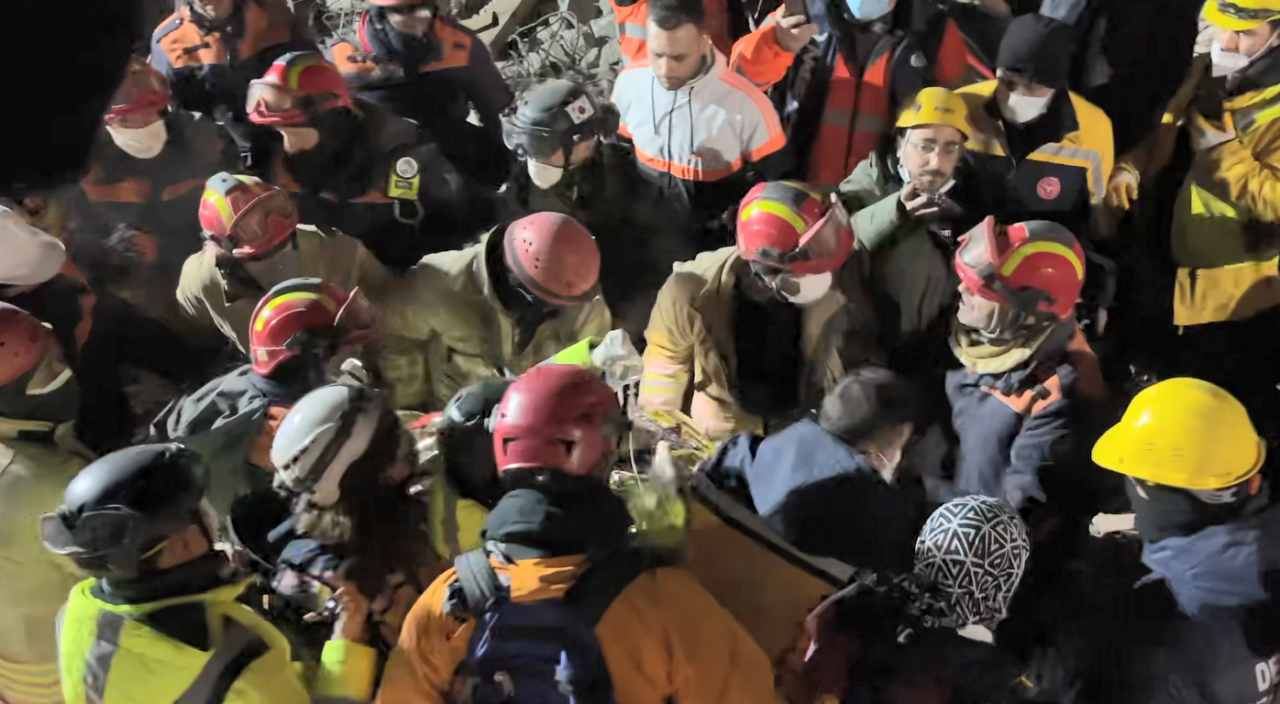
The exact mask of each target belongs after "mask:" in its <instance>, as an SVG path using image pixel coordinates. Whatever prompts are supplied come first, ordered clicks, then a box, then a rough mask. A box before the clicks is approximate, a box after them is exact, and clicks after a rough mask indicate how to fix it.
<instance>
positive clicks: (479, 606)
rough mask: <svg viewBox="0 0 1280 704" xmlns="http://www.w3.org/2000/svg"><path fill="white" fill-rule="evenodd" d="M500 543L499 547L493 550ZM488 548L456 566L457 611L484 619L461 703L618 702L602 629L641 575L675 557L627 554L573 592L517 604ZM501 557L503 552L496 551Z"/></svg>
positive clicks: (453, 597) (461, 671) (591, 570)
mask: <svg viewBox="0 0 1280 704" xmlns="http://www.w3.org/2000/svg"><path fill="white" fill-rule="evenodd" d="M491 545H492V544H491ZM490 554H491V553H490V550H488V549H486V548H481V549H479V550H473V551H471V552H468V553H465V554H463V555H460V556H458V558H457V560H455V561H454V567H455V569H456V570H457V574H458V580H457V582H455V583H454V585H453V587H451V588H450V597H449V599H450V610H451V611H455V610H457V609H458V608H461V610H462V611H463V612H465V613H468V614H470V615H472V616H474V617H475V619H476V630H475V634H474V635H472V637H471V642H470V643H469V644H468V646H467V656H466V658H464V659H463V661H462V662H461V663H460V664H459V665H458V668H457V669H456V670H455V671H454V679H453V692H452V694H453V697H452V699H451V700H450V701H452V702H456V703H457V704H498V703H499V702H519V704H615V699H614V696H613V681H612V680H611V678H610V677H609V669H608V667H607V665H606V663H605V659H604V653H603V652H602V651H601V650H600V642H599V641H598V640H597V639H596V635H595V626H596V624H597V623H598V622H599V621H600V618H601V617H602V616H604V612H605V611H606V610H608V608H609V605H610V604H612V603H613V600H614V599H615V598H616V597H617V596H618V595H619V594H621V593H622V590H623V589H625V588H626V587H627V585H629V584H631V582H632V581H634V580H635V579H636V578H637V577H639V576H640V575H641V574H643V573H644V572H647V571H649V570H651V569H654V568H657V567H661V566H664V565H667V564H671V560H670V559H669V557H667V556H665V555H662V554H659V553H650V552H647V551H641V550H635V549H627V550H622V551H619V552H617V553H614V554H612V555H609V556H606V557H605V558H603V559H601V560H593V561H592V563H591V566H590V567H588V568H587V570H586V572H584V573H583V574H582V576H581V577H580V578H579V579H578V581H577V582H576V583H575V584H574V585H573V587H571V588H570V589H569V591H568V592H566V593H565V595H564V597H563V598H560V597H553V598H549V599H542V600H539V601H526V602H514V601H512V600H511V598H510V594H509V592H508V585H506V584H504V583H503V581H502V579H501V578H500V577H499V576H498V574H497V573H496V572H494V570H493V567H492V566H491V565H490V564H489V556H490ZM494 554H496V555H497V556H498V557H499V558H500V559H502V555H501V553H500V552H495V553H494Z"/></svg>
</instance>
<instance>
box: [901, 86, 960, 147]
mask: <svg viewBox="0 0 1280 704" xmlns="http://www.w3.org/2000/svg"><path fill="white" fill-rule="evenodd" d="M924 125H948V126H951V127H954V128H956V129H958V130H960V134H963V135H964V136H965V139H968V138H969V135H970V134H973V128H972V127H970V126H969V108H968V107H966V106H965V104H964V98H961V97H960V96H959V95H958V94H956V93H952V92H951V91H949V90H947V89H946V88H936V87H934V88H925V89H924V90H922V91H920V92H919V93H916V98H915V100H913V101H912V102H911V105H909V106H908V107H907V108H906V109H905V110H903V111H902V114H901V115H899V116H898V124H897V126H898V127H899V128H900V129H908V128H911V127H921V126H924Z"/></svg>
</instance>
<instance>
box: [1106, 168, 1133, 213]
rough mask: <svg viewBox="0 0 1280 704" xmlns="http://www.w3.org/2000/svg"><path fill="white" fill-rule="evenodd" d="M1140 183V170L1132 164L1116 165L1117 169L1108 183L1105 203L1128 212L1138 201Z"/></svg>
mask: <svg viewBox="0 0 1280 704" xmlns="http://www.w3.org/2000/svg"><path fill="white" fill-rule="evenodd" d="M1140 182H1141V178H1140V177H1139V176H1138V170H1137V169H1135V168H1134V167H1133V165H1132V164H1129V163H1127V162H1123V161H1122V162H1120V163H1119V164H1116V168H1115V169H1114V170H1113V171H1112V172H1111V179H1110V180H1108V181H1107V193H1106V196H1105V197H1104V201H1105V202H1106V204H1107V205H1108V206H1110V207H1112V208H1115V209H1117V210H1128V209H1129V208H1131V207H1133V202H1134V201H1136V200H1138V184H1139V183H1140Z"/></svg>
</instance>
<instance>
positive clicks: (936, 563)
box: [791, 496, 1075, 704]
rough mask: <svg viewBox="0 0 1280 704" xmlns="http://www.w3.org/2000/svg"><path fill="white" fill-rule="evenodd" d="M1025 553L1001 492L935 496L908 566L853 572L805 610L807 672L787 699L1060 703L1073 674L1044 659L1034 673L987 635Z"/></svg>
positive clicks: (1001, 614)
mask: <svg viewBox="0 0 1280 704" xmlns="http://www.w3.org/2000/svg"><path fill="white" fill-rule="evenodd" d="M1030 556H1031V540H1030V538H1029V536H1028V534H1027V528H1026V526H1024V525H1023V523H1022V519H1021V518H1019V517H1018V515H1017V513H1016V512H1014V511H1013V510H1012V509H1011V508H1009V507H1008V506H1007V505H1006V504H1004V503H1003V502H1001V501H1000V500H998V499H993V498H990V497H987V496H967V497H963V498H959V499H955V500H952V501H950V502H948V503H946V504H943V505H942V506H941V507H939V508H938V510H936V511H934V512H933V514H932V515H931V516H929V519H928V521H926V522H925V524H924V528H923V529H922V530H921V531H920V535H919V537H918V538H917V539H916V543H915V566H914V573H908V574H905V575H889V574H883V573H882V574H876V573H874V572H866V571H863V572H860V573H859V574H858V575H857V576H856V577H855V578H854V581H853V583H852V584H851V585H850V586H849V587H846V588H845V589H843V590H841V591H840V592H838V593H836V594H834V595H832V596H831V597H829V598H828V599H827V600H825V601H824V602H823V603H822V604H821V605H820V606H819V607H818V608H817V609H816V610H814V612H813V613H812V614H810V615H809V617H808V618H807V619H806V620H805V630H806V632H807V635H808V637H809V639H810V641H811V642H812V645H811V646H810V649H809V655H808V657H807V658H806V660H805V662H804V665H803V668H804V672H805V674H806V675H807V677H806V678H805V680H804V685H805V686H803V687H801V688H798V689H797V690H796V691H795V692H794V694H793V696H792V697H791V700H792V701H824V700H828V699H829V700H831V701H849V700H850V699H851V698H866V699H868V700H871V701H953V702H962V701H963V702H1063V704H1066V703H1067V702H1070V701H1072V699H1073V697H1074V693H1075V692H1074V688H1073V686H1072V685H1073V683H1072V682H1071V680H1070V677H1069V676H1064V675H1065V674H1066V673H1064V672H1063V669H1062V668H1061V667H1060V666H1059V667H1057V668H1055V669H1054V670H1053V674H1054V676H1051V677H1048V678H1042V677H1040V676H1039V673H1040V672H1045V673H1046V674H1048V668H1046V667H1044V666H1043V665H1044V664H1046V663H1045V661H1044V660H1043V659H1042V660H1041V661H1040V662H1039V663H1036V664H1039V665H1041V666H1040V667H1039V668H1036V667H1035V665H1034V664H1033V669H1032V670H1031V672H1030V674H1031V676H1028V674H1029V673H1028V670H1027V669H1026V668H1024V667H1023V666H1022V663H1021V662H1020V661H1019V659H1018V658H1017V657H1015V656H1014V655H1013V654H1012V653H1010V652H1009V651H1008V650H1006V649H1005V648H1002V647H1001V646H1000V644H999V643H998V642H997V640H996V638H995V630H996V625H997V624H999V623H1000V622H1001V621H1003V620H1004V618H1005V615H1006V614H1007V612H1008V608H1009V602H1010V600H1011V599H1012V598H1013V595H1014V592H1015V591H1016V590H1017V588H1018V584H1019V582H1020V581H1021V580H1022V575H1023V571H1024V570H1025V569H1026V565H1027V560H1028V559H1029V558H1030Z"/></svg>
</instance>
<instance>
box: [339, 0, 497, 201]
mask: <svg viewBox="0 0 1280 704" xmlns="http://www.w3.org/2000/svg"><path fill="white" fill-rule="evenodd" d="M329 56H330V58H331V59H332V60H333V63H334V65H335V66H337V67H338V70H339V71H341V72H342V75H343V77H344V78H346V79H347V82H348V83H349V84H351V86H352V87H353V88H354V89H355V90H356V91H357V92H358V94H359V95H360V97H362V98H365V99H367V100H369V101H371V102H375V103H378V104H379V105H382V106H383V107H386V108H388V109H389V110H391V111H392V112H393V113H395V114H396V115H399V116H400V117H407V118H409V119H410V120H413V121H415V122H417V123H419V124H421V125H422V126H423V127H425V128H426V129H427V131H428V132H430V134H431V135H432V136H434V137H435V139H436V143H437V144H439V145H440V149H441V150H442V151H443V152H444V155H445V157H447V158H448V159H449V161H450V162H451V163H452V164H453V165H454V166H456V167H457V168H458V170H459V171H461V172H462V173H464V174H466V175H467V176H469V177H470V178H473V179H475V180H476V181H477V182H479V183H483V184H485V185H486V186H489V187H492V188H494V189H496V188H497V187H498V186H500V185H502V182H503V181H504V180H505V179H506V176H507V169H508V160H507V158H506V150H505V149H504V148H503V144H502V124H501V121H500V120H499V118H498V116H499V114H501V112H502V110H503V109H504V108H506V107H507V105H508V104H510V103H511V99H512V95H511V89H510V88H508V87H507V84H506V81H504V80H503V78H502V74H501V73H499V72H498V67H497V66H496V65H494V63H493V57H492V56H490V55H489V49H488V47H486V46H485V44H484V42H483V41H481V39H480V38H479V37H478V36H476V33H475V32H473V31H471V30H470V29H468V28H467V27H465V26H463V25H462V24H461V23H460V22H458V21H457V20H455V19H453V18H452V17H448V16H445V15H442V14H440V12H438V11H437V10H436V3H435V2H433V1H431V0H369V2H368V6H367V7H366V8H365V10H364V12H363V13H361V14H360V18H359V19H358V20H356V31H355V41H346V40H339V41H338V42H336V43H334V44H333V45H332V46H330V47H329ZM471 106H474V107H475V109H476V113H477V115H478V116H479V118H480V125H479V126H476V125H473V124H471V123H470V122H468V121H467V117H468V115H469V114H470V112H471Z"/></svg>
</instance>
